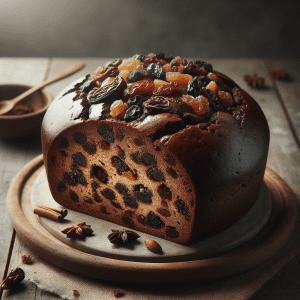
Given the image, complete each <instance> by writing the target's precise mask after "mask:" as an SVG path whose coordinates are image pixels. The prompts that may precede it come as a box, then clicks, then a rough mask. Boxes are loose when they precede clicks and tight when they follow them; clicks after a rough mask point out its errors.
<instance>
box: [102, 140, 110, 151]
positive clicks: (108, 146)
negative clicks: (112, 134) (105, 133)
mask: <svg viewBox="0 0 300 300" xmlns="http://www.w3.org/2000/svg"><path fill="white" fill-rule="evenodd" d="M100 147H101V149H103V150H110V143H108V142H107V141H100Z"/></svg>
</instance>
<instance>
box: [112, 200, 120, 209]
mask: <svg viewBox="0 0 300 300" xmlns="http://www.w3.org/2000/svg"><path fill="white" fill-rule="evenodd" d="M110 203H111V204H112V206H114V207H115V208H119V209H122V206H121V205H120V203H118V202H116V201H114V200H112V201H111V202H110Z"/></svg>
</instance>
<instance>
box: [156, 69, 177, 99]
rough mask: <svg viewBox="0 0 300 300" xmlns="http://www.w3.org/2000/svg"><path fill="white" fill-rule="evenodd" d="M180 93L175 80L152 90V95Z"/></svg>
mask: <svg viewBox="0 0 300 300" xmlns="http://www.w3.org/2000/svg"><path fill="white" fill-rule="evenodd" d="M167 74H168V73H167ZM181 93H182V92H181V90H180V87H179V85H178V83H177V82H170V83H168V84H164V85H162V86H160V87H159V88H157V89H155V90H154V91H153V95H156V96H161V95H163V96H167V95H168V96H171V95H172V96H175V95H180V94H181Z"/></svg>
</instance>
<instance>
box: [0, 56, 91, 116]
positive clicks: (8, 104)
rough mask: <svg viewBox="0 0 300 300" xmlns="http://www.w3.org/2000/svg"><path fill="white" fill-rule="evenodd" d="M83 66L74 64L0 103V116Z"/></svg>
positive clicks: (79, 63)
mask: <svg viewBox="0 0 300 300" xmlns="http://www.w3.org/2000/svg"><path fill="white" fill-rule="evenodd" d="M84 66H85V63H83V62H78V63H75V64H74V65H72V66H70V67H68V68H66V69H64V70H62V71H61V72H59V73H57V74H56V75H54V76H53V77H51V78H49V79H48V80H45V81H43V82H41V83H40V84H38V85H37V86H34V87H32V88H31V89H29V90H27V91H26V92H24V93H23V94H21V95H19V96H18V97H16V98H14V99H11V100H3V101H0V115H4V114H6V113H8V112H9V111H11V110H12V109H13V108H14V106H15V105H16V104H17V103H18V102H20V101H21V100H23V99H24V98H26V97H27V96H29V95H31V94H32V93H34V92H36V91H38V90H40V89H41V88H43V87H44V86H46V85H48V84H50V83H52V82H55V81H57V80H60V79H62V78H65V77H67V76H69V75H71V74H73V73H75V72H77V71H79V70H80V69H82V68H83V67H84Z"/></svg>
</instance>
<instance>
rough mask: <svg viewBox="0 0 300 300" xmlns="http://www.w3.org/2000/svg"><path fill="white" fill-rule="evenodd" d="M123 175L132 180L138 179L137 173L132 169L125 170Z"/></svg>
mask: <svg viewBox="0 0 300 300" xmlns="http://www.w3.org/2000/svg"><path fill="white" fill-rule="evenodd" d="M123 175H124V176H125V177H126V178H127V179H129V180H131V181H136V180H137V176H136V175H135V174H133V173H132V172H131V171H127V172H124V173H123Z"/></svg>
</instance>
